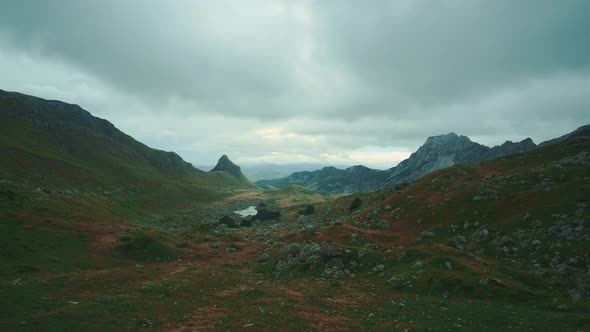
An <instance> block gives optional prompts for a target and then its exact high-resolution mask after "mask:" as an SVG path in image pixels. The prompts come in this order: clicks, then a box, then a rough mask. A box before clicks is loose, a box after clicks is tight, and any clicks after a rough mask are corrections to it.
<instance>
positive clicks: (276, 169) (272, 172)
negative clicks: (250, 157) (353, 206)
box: [242, 163, 350, 181]
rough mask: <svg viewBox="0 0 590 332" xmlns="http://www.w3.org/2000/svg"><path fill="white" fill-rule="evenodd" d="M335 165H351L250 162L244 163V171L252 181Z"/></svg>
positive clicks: (277, 177) (342, 166) (339, 166)
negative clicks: (248, 163)
mask: <svg viewBox="0 0 590 332" xmlns="http://www.w3.org/2000/svg"><path fill="white" fill-rule="evenodd" d="M328 166H333V167H336V168H347V167H350V165H346V166H344V165H326V164H319V163H301V164H272V163H262V164H250V165H242V172H244V175H245V176H246V177H247V178H248V179H250V181H259V180H271V179H279V178H283V177H287V176H289V175H291V174H293V173H296V172H306V171H316V170H319V169H322V168H324V167H328Z"/></svg>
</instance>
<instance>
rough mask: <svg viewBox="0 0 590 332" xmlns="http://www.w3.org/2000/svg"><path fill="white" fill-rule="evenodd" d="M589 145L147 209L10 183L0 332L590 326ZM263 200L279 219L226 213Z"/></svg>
mask: <svg viewBox="0 0 590 332" xmlns="http://www.w3.org/2000/svg"><path fill="white" fill-rule="evenodd" d="M586 148H588V146H587V145H583V146H581V147H580V146H576V147H571V148H564V149H554V150H547V151H546V152H543V153H539V154H534V153H533V154H528V155H517V156H515V157H511V158H506V159H503V160H499V161H497V162H493V163H486V164H483V165H480V166H476V167H463V166H458V167H453V168H450V169H447V170H444V171H440V172H436V173H433V174H431V175H428V176H426V177H424V178H421V179H420V180H419V181H417V182H415V183H413V184H411V185H409V186H406V187H399V188H397V189H395V190H392V191H388V192H377V193H368V194H357V195H352V196H321V195H317V194H314V193H311V192H308V191H306V190H303V189H301V188H287V189H281V190H276V191H256V190H252V191H242V192H239V193H235V194H234V195H232V196H227V197H226V198H224V199H221V200H219V201H216V202H214V203H212V204H207V205H205V204H188V205H181V206H177V207H176V208H168V209H163V208H157V207H143V208H142V209H141V211H130V210H129V209H127V208H124V207H121V206H120V205H115V204H112V203H111V200H110V198H108V197H107V198H105V197H101V196H100V195H82V194H81V193H71V192H69V193H68V192H66V191H62V192H45V191H43V190H37V189H36V188H29V187H27V186H25V185H21V184H15V183H12V182H10V181H4V182H2V191H1V196H0V198H1V201H0V204H1V207H2V209H1V210H0V211H1V212H0V214H1V215H0V219H1V222H0V227H1V228H0V232H1V233H2V234H3V240H2V241H1V242H0V250H1V251H0V255H1V256H0V305H1V310H0V328H1V329H2V330H3V331H21V330H22V331H66V330H75V331H80V330H89V331H90V330H92V331H95V330H142V329H155V330H169V331H193V330H194V331H197V330H199V331H200V330H227V331H234V330H242V329H243V330H253V331H260V330H285V331H298V330H304V331H306V330H309V331H341V330H356V331H358V330H366V331H376V330H399V331H455V330H459V329H461V330H470V331H479V330H486V329H487V330H502V331H504V330H515V331H557V330H560V331H588V330H590V316H589V315H588V313H589V312H590V301H589V300H588V287H589V283H588V281H589V279H590V277H589V273H590V272H588V271H589V270H588V269H589V266H590V256H589V252H590V246H589V245H588V243H589V241H590V234H589V232H588V229H589V228H588V227H587V225H588V220H589V219H588V218H589V212H590V206H588V205H587V203H588V196H587V193H588V192H590V190H589V189H590V179H589V178H588V175H589V174H588V172H587V169H588V168H587V167H588V165H589V163H590V159H589V157H588V153H585V151H586V150H585V149H586ZM582 150H583V151H582ZM568 158H569V159H568ZM357 197H358V198H359V202H360V206H359V207H358V208H357V209H351V202H352V201H353V198H357ZM260 202H264V203H265V204H266V205H267V206H268V207H269V208H271V209H276V210H279V211H280V212H281V218H280V219H279V220H274V221H273V220H271V221H266V222H254V223H253V224H252V225H251V226H247V227H236V228H229V227H227V226H226V225H222V224H219V222H218V221H219V219H220V218H221V217H222V216H224V215H231V214H232V211H235V210H236V209H239V208H245V207H248V206H250V205H257V204H259V203H260ZM307 205H313V206H314V211H313V212H311V213H310V214H309V215H308V216H303V217H300V214H301V212H300V211H302V209H304V208H305V207H306V206H307ZM233 217H236V216H233Z"/></svg>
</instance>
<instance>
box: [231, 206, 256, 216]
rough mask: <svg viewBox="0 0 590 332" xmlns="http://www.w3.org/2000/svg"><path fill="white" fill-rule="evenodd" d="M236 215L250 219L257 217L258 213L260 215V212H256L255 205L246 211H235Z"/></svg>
mask: <svg viewBox="0 0 590 332" xmlns="http://www.w3.org/2000/svg"><path fill="white" fill-rule="evenodd" d="M234 213H236V214H239V215H240V216H242V217H249V216H255V215H256V213H258V211H256V207H255V206H254V205H252V206H249V207H248V208H246V209H243V210H237V211H234Z"/></svg>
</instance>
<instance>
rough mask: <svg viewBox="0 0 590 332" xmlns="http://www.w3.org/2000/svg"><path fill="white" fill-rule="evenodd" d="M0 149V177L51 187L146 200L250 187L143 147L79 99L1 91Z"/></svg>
mask: <svg viewBox="0 0 590 332" xmlns="http://www.w3.org/2000/svg"><path fill="white" fill-rule="evenodd" d="M0 154H2V158H0V178H3V179H7V180H11V181H15V182H18V183H27V184H29V185H30V186H33V187H39V188H42V189H47V190H54V191H55V190H62V191H63V190H68V189H76V190H78V191H80V190H81V191H84V192H89V193H93V194H96V195H101V194H103V193H104V192H105V191H106V192H113V191H118V192H127V193H128V196H137V199H138V201H142V202H144V203H153V204H166V203H167V202H168V203H173V202H175V203H178V202H181V201H186V200H188V199H189V197H190V200H193V201H194V200H201V201H211V200H213V199H215V198H219V197H220V194H221V193H223V192H224V191H227V190H232V189H236V188H252V187H253V186H252V185H251V184H249V183H247V182H244V181H240V180H239V179H236V178H235V177H233V176H231V174H226V173H225V172H215V173H208V172H203V171H201V170H198V169H196V168H194V167H192V166H191V165H190V164H189V163H186V162H185V161H183V160H182V159H181V158H180V157H179V156H178V155H176V154H175V153H173V152H164V151H160V150H155V149H152V148H149V147H147V146H145V145H143V144H141V143H140V142H137V141H136V140H134V139H133V138H132V137H130V136H128V135H126V134H124V133H122V132H121V131H119V130H118V129H116V128H115V127H114V126H113V125H112V124H111V123H109V122H108V121H106V120H102V119H99V118H96V117H93V116H92V115H90V113H88V112H86V111H84V110H83V109H81V108H80V107H79V106H77V105H70V104H66V103H62V102H59V101H48V100H43V99H39V98H35V97H31V96H26V95H22V94H18V93H11V92H4V91H0ZM70 191H71V190H70ZM183 197H184V198H183Z"/></svg>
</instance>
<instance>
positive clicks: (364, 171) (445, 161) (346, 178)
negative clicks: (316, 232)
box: [256, 133, 536, 193]
mask: <svg viewBox="0 0 590 332" xmlns="http://www.w3.org/2000/svg"><path fill="white" fill-rule="evenodd" d="M535 148H536V145H535V143H534V142H533V141H532V140H531V139H530V138H527V139H525V140H522V141H521V142H516V143H513V142H510V141H507V142H505V143H504V144H502V145H500V146H495V147H492V148H490V147H487V146H485V145H481V144H479V143H475V142H473V141H471V140H470V139H469V138H468V137H467V136H463V135H457V134H455V133H449V134H446V135H439V136H432V137H428V139H427V140H426V142H425V143H424V144H423V145H422V146H421V147H420V148H419V149H418V150H417V151H416V152H414V153H412V154H411V155H410V157H409V158H408V159H406V160H404V161H402V162H401V163H400V164H399V165H398V166H396V167H393V168H390V169H388V170H383V171H381V170H375V169H370V168H367V167H364V166H353V167H349V168H347V169H344V170H340V169H336V168H333V167H331V168H323V169H321V170H318V171H314V172H297V173H294V174H292V175H290V176H288V177H285V178H281V179H275V180H264V181H257V182H256V184H257V185H258V186H260V187H262V188H281V187H285V186H289V185H300V186H304V187H306V188H308V189H311V190H314V191H317V192H320V193H349V192H365V191H372V190H377V189H386V188H390V187H393V186H395V185H396V184H400V183H407V182H410V181H413V180H415V179H417V178H419V177H420V176H422V175H424V174H428V173H430V172H433V171H435V170H439V169H443V168H447V167H450V166H452V165H455V164H463V165H474V164H477V163H479V162H481V161H484V160H490V159H495V158H499V157H502V156H506V155H509V154H513V153H519V152H526V151H530V150H532V149H535Z"/></svg>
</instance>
